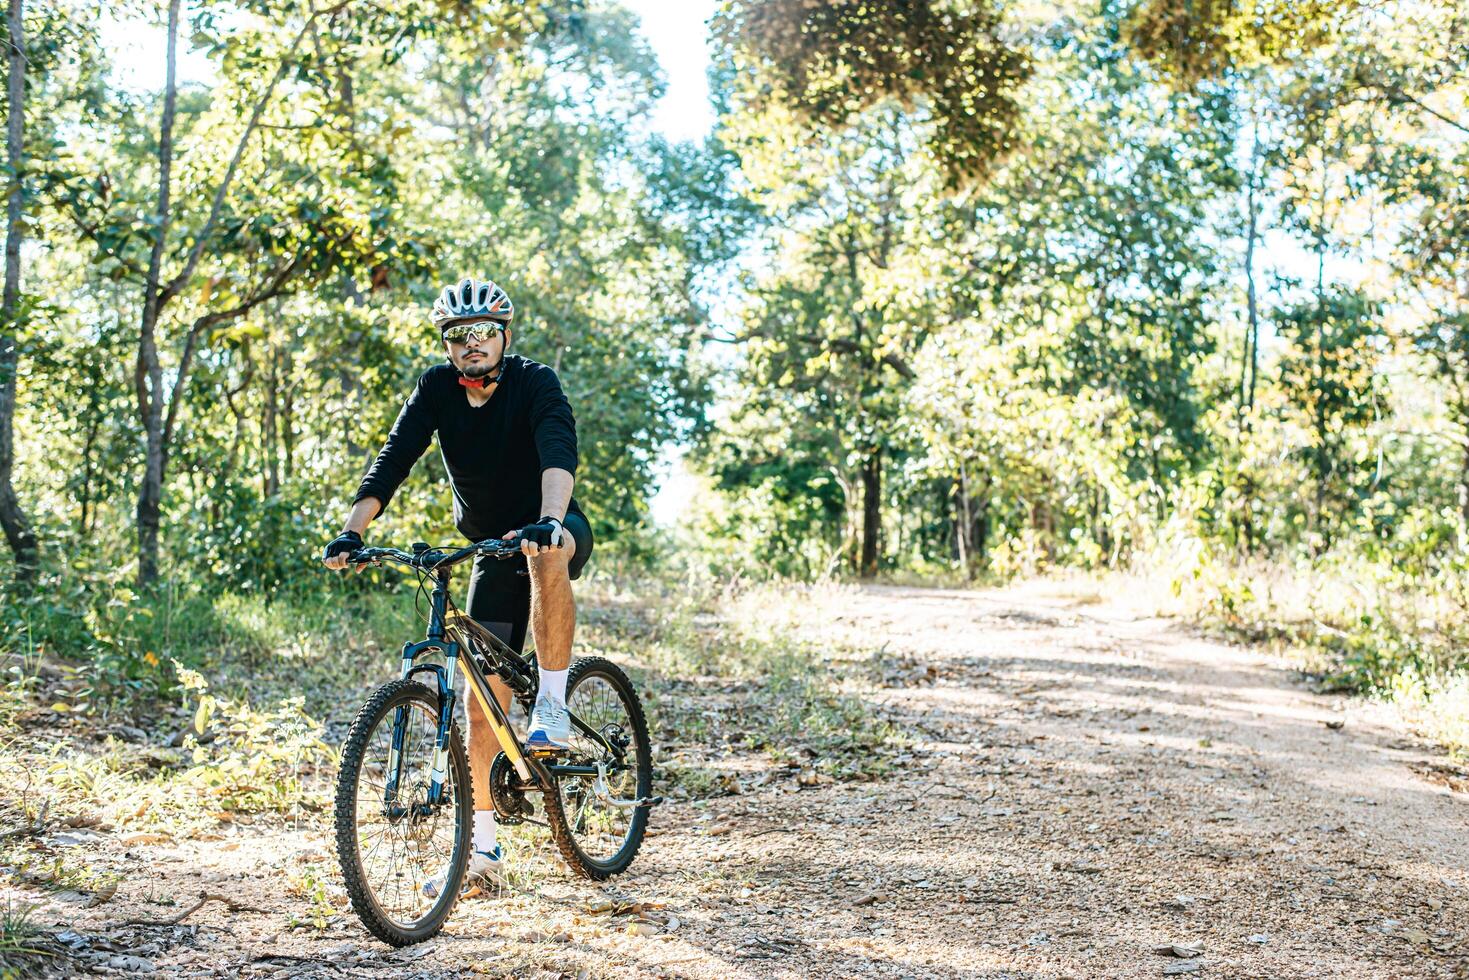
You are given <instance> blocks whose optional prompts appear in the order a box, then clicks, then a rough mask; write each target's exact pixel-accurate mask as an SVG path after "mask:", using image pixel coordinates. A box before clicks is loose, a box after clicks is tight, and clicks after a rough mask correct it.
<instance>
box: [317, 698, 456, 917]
mask: <svg viewBox="0 0 1469 980" xmlns="http://www.w3.org/2000/svg"><path fill="white" fill-rule="evenodd" d="M394 688H397V690H393V689H394ZM379 695H380V696H375V697H374V698H373V699H371V701H369V704H368V705H367V706H366V707H365V708H364V711H363V713H362V715H361V716H359V719H358V722H357V723H354V725H353V729H354V730H353V731H352V732H351V733H350V734H349V736H348V747H347V752H346V753H344V760H343V762H344V770H345V769H346V768H347V763H348V761H349V759H350V761H351V762H353V763H355V765H354V767H353V768H354V770H355V771H354V772H353V773H352V776H353V779H352V785H351V787H348V786H345V785H343V786H341V787H339V799H338V806H339V809H340V807H341V804H342V802H344V800H343V799H342V797H343V796H348V799H349V800H350V807H351V819H352V825H351V836H350V841H351V850H350V852H347V849H346V848H344V847H342V845H343V843H344V841H343V840H342V838H341V835H340V834H339V840H338V843H339V850H341V851H344V853H343V855H342V856H343V863H344V870H346V867H345V865H346V863H347V858H348V857H349V853H350V857H351V859H352V860H354V861H355V863H356V868H355V869H354V870H355V873H349V874H348V875H347V878H348V886H349V887H348V891H349V894H350V895H351V897H352V900H353V904H354V906H355V907H356V908H357V911H358V913H359V915H360V916H361V917H362V919H363V921H364V922H365V923H366V924H367V925H368V927H369V929H371V930H372V931H373V932H374V933H375V934H377V935H378V936H379V937H380V938H382V939H385V940H386V941H388V942H390V943H394V944H396V945H401V944H404V943H408V942H417V941H421V940H422V939H424V938H427V936H428V935H431V934H432V933H433V932H434V931H437V929H438V927H439V926H440V925H441V924H442V922H443V920H444V919H445V918H446V917H447V916H448V913H449V910H450V908H452V906H453V904H454V901H455V899H456V898H457V890H458V886H459V880H458V879H460V878H462V873H463V865H464V863H465V858H466V857H467V855H465V854H464V853H462V850H463V847H464V846H465V845H464V843H463V841H464V839H465V837H466V834H465V828H464V827H463V826H462V824H463V822H464V820H465V814H466V813H467V804H466V802H465V798H466V794H467V793H468V792H469V787H468V785H467V783H468V780H467V772H468V770H467V766H466V765H465V760H464V755H463V749H462V747H460V746H459V745H458V743H457V731H456V732H455V733H454V736H453V737H451V743H450V744H451V751H450V761H449V765H447V766H446V767H445V777H444V788H443V796H442V798H441V800H442V801H441V802H440V803H439V804H438V805H437V806H434V807H431V808H430V807H429V806H428V794H429V787H430V784H431V781H432V769H433V760H434V747H435V741H436V738H437V732H438V698H437V697H436V696H434V695H432V694H431V693H430V692H429V691H428V689H427V688H424V687H422V686H421V685H418V684H414V683H407V682H395V683H394V684H390V685H386V686H385V687H384V688H383V689H381V690H380V691H379ZM381 695H386V696H381ZM373 702H377V704H376V710H369V709H371V708H373V707H374V705H373ZM400 717H401V719H402V740H401V750H400V759H401V763H400V775H399V776H398V780H397V785H396V787H395V791H394V792H391V793H390V792H389V790H388V783H389V776H390V772H391V770H390V769H389V764H390V758H391V752H390V750H391V747H392V744H393V741H394V730H395V727H397V725H398V723H399V718H400ZM345 775H347V773H346V772H345V771H344V776H345ZM343 790H349V791H350V795H349V794H348V793H343V792H342V791H343ZM340 817H341V814H340V813H339V819H340ZM455 868H457V869H458V873H457V874H456V873H454V870H453V869H455ZM445 874H447V878H448V880H447V881H446V882H445V883H444V887H441V888H440V889H439V890H438V891H435V892H433V893H432V894H425V891H424V886H425V884H426V883H427V882H428V881H429V880H430V879H431V878H434V877H439V876H444V875H445ZM354 879H355V880H354ZM354 886H355V887H354Z"/></svg>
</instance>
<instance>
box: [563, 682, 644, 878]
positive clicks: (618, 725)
mask: <svg viewBox="0 0 1469 980" xmlns="http://www.w3.org/2000/svg"><path fill="white" fill-rule="evenodd" d="M566 706H567V708H568V709H570V711H571V713H572V715H573V716H575V717H576V718H577V719H578V720H580V721H581V722H583V723H584V724H585V725H586V726H587V727H588V728H590V729H591V730H592V731H595V732H596V733H597V734H598V735H599V736H600V738H601V740H599V739H595V738H590V737H588V735H587V734H586V732H584V731H581V730H580V729H578V728H577V727H576V726H575V725H573V727H572V732H571V748H570V751H568V752H567V753H566V754H565V761H566V763H567V764H568V765H572V766H581V767H585V768H587V769H595V768H597V767H598V766H599V764H600V772H599V773H598V774H597V775H596V776H591V775H582V776H578V775H562V776H560V777H559V778H558V780H557V791H556V793H554V794H550V793H548V794H546V799H545V803H546V822H547V823H549V824H550V825H551V836H552V837H553V838H554V839H555V841H556V847H557V849H558V850H559V851H560V852H561V856H562V858H564V859H565V860H566V863H567V864H568V865H570V866H571V868H572V870H573V871H576V872H579V873H580V874H583V875H585V876H586V877H588V878H592V879H594V880H596V881H602V880H605V879H607V878H610V877H611V876H612V875H615V874H621V873H622V872H623V871H626V870H627V867H628V865H630V864H632V859H633V858H634V857H635V856H636V855H637V853H638V848H639V847H641V846H642V843H643V834H644V833H645V832H646V831H647V828H648V808H647V806H645V805H644V806H639V805H634V804H633V801H634V800H643V799H646V798H647V797H648V796H649V794H650V793H651V792H652V786H653V753H652V747H651V745H650V744H649V740H648V722H647V720H646V719H645V718H644V717H643V706H642V704H641V703H640V702H639V701H638V695H637V692H636V691H634V690H633V686H632V682H631V681H629V680H628V678H627V675H626V674H625V673H623V672H622V668H621V667H618V666H617V665H616V664H614V663H612V662H611V661H610V660H604V659H603V658H601V657H583V658H582V659H580V660H578V661H577V662H576V663H575V664H573V665H572V667H571V672H570V673H569V674H567V677H566ZM602 740H604V741H605V742H607V743H609V744H610V745H611V746H612V747H613V749H612V750H611V751H609V749H608V748H607V746H606V745H604V744H603V741H602Z"/></svg>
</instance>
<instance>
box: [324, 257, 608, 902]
mask: <svg viewBox="0 0 1469 980" xmlns="http://www.w3.org/2000/svg"><path fill="white" fill-rule="evenodd" d="M514 315H515V308H514V306H513V305H512V304H511V302H510V298H509V297H508V296H507V295H505V291H504V290H503V289H501V288H500V287H499V286H497V285H495V284H494V283H493V282H491V281H489V280H480V279H475V278H466V279H463V280H461V281H460V282H459V283H458V284H457V285H452V286H445V287H444V289H443V291H442V292H441V293H440V294H439V297H438V299H436V300H435V301H434V305H433V310H432V313H431V318H432V321H433V324H434V326H435V327H437V328H438V329H439V335H440V337H441V338H442V340H443V342H444V350H445V353H446V354H447V356H448V359H449V363H448V364H439V365H435V366H434V367H431V368H429V369H428V370H427V371H425V372H424V373H423V375H422V377H420V378H419V379H418V383H417V384H416V385H414V388H413V391H412V392H410V393H409V395H408V398H407V400H406V401H405V402H404V403H403V409H402V411H401V412H399V413H398V420H397V421H396V422H394V423H393V428H392V431H391V432H389V433H388V441H387V443H386V444H385V445H384V446H383V448H382V451H381V452H380V453H378V456H377V460H376V461H375V462H374V463H373V464H372V467H371V468H370V469H369V470H368V471H367V475H366V476H365V477H364V478H363V480H362V484H361V486H360V487H359V489H358V491H357V495H356V497H354V498H353V500H352V510H351V513H350V514H349V515H348V517H347V520H346V522H345V524H344V525H343V528H342V533H341V534H339V535H337V537H336V538H334V539H333V540H332V541H331V542H330V543H329V544H327V546H326V549H325V552H324V554H323V558H324V560H325V564H326V566H327V567H328V568H332V569H338V570H340V569H343V568H346V567H347V555H348V554H349V553H350V552H352V551H355V550H357V549H358V548H361V547H362V546H363V540H362V533H363V532H364V531H365V530H367V525H368V524H370V523H371V522H372V520H373V519H374V518H375V517H377V516H378V515H379V514H381V513H382V512H383V510H384V508H386V507H387V505H388V501H389V500H391V499H392V496H393V493H394V492H395V491H396V490H397V489H398V487H399V486H400V485H401V484H402V483H403V481H404V480H405V479H406V478H407V476H408V472H409V470H411V469H412V468H413V464H414V463H415V462H417V461H418V458H419V457H420V456H422V455H423V452H424V450H425V449H427V448H428V444H429V439H430V437H432V436H433V434H434V433H435V432H437V433H438V437H439V451H440V453H441V454H442V455H443V458H444V466H445V468H446V469H447V470H448V471H449V484H450V488H451V489H452V491H453V493H454V523H455V525H456V526H457V527H458V529H459V531H460V533H462V534H463V535H464V536H465V537H467V538H468V539H469V540H471V541H483V540H486V539H488V538H491V537H496V536H499V537H502V538H512V537H515V536H516V535H519V536H520V539H521V551H522V552H523V553H524V554H525V556H526V563H527V564H528V566H529V575H526V574H524V573H523V572H522V571H521V570H520V569H519V568H517V567H516V566H517V564H518V562H508V561H505V562H502V561H496V560H495V559H494V558H492V557H489V556H481V557H479V558H477V559H476V560H475V563H474V571H473V573H472V574H471V576H470V581H469V599H468V612H469V615H470V616H471V617H473V618H474V619H476V620H478V621H479V622H480V623H481V624H483V625H484V626H485V627H486V628H488V629H489V630H490V631H491V632H493V633H495V634H496V635H497V636H498V637H499V638H500V639H502V640H504V641H505V642H506V643H507V644H509V645H510V646H511V647H512V648H513V649H514V650H516V651H517V652H519V651H521V650H522V649H523V647H524V645H525V636H526V627H527V625H528V624H529V625H530V626H531V627H532V628H533V629H534V632H535V640H536V659H537V663H538V665H539V675H540V686H539V690H538V691H537V694H536V701H535V709H534V710H533V712H532V713H531V720H530V733H529V735H528V737H527V739H526V744H527V746H528V747H530V748H532V749H534V748H545V749H551V748H566V747H567V744H568V738H569V736H570V731H569V729H570V722H569V719H568V717H567V712H566V674H567V669H568V667H569V666H570V664H571V643H572V636H573V634H574V632H575V628H576V605H575V602H574V601H573V598H572V594H571V580H572V579H574V578H577V577H578V576H579V575H580V574H581V570H582V568H583V567H584V566H585V565H586V562H587V558H588V557H590V555H591V552H592V530H591V526H590V525H589V524H588V523H587V519H586V515H585V514H583V513H582V510H581V508H580V507H579V506H578V505H577V502H576V500H575V499H574V498H573V497H572V495H571V491H572V487H573V485H574V484H575V474H576V464H577V448H576V420H575V419H574V418H573V417H572V414H571V407H570V405H568V404H567V401H566V396H565V395H564V394H563V393H562V390H561V383H560V381H559V380H558V379H557V377H556V372H555V371H553V370H552V369H551V368H549V367H547V366H546V365H544V364H539V363H537V362H535V361H532V360H530V359H528V358H524V357H520V356H518V355H515V354H509V353H507V351H508V349H509V347H510V341H511V337H512V332H511V329H510V324H511V321H512V320H513V318H514ZM538 515H539V516H538ZM490 686H491V687H492V688H493V690H494V693H495V696H496V698H497V699H498V700H499V702H500V705H501V707H503V708H506V709H507V710H508V707H509V703H510V689H509V688H508V687H506V686H505V684H504V683H503V682H501V681H500V680H499V679H498V678H495V677H492V678H491V679H490ZM467 713H468V717H469V763H470V772H471V774H472V780H473V794H474V810H475V813H474V840H473V846H474V855H473V857H472V858H471V860H470V864H469V876H470V877H483V876H484V875H485V874H486V873H487V872H491V871H498V870H499V868H500V862H501V858H502V851H501V848H500V847H499V845H498V843H497V842H496V840H495V836H496V826H495V810H494V803H493V801H492V799H491V796H490V784H489V772H490V767H491V765H492V763H493V762H494V759H495V756H496V755H497V754H498V753H499V751H500V744H499V740H498V739H496V737H495V735H494V732H493V731H492V730H491V728H490V725H489V722H488V720H487V719H486V717H485V715H484V713H483V711H482V709H481V708H480V706H479V703H478V702H477V701H476V700H475V699H473V698H470V699H468V700H467ZM441 887H442V883H441V882H440V881H437V880H431V881H430V882H428V883H427V884H425V885H424V890H425V892H426V893H428V894H432V893H433V890H434V889H437V888H441Z"/></svg>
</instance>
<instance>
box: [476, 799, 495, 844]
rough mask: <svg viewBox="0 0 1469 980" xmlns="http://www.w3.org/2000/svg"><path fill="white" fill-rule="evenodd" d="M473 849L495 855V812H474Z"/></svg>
mask: <svg viewBox="0 0 1469 980" xmlns="http://www.w3.org/2000/svg"><path fill="white" fill-rule="evenodd" d="M474 849H475V850H476V851H484V852H485V853H486V854H494V853H495V811H494V810H476V811H474Z"/></svg>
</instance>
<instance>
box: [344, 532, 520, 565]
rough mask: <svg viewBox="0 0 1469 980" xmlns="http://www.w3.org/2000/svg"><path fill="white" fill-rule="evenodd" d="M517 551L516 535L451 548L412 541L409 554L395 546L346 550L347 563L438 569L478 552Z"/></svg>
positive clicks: (499, 554) (511, 554) (508, 553)
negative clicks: (384, 563)
mask: <svg viewBox="0 0 1469 980" xmlns="http://www.w3.org/2000/svg"><path fill="white" fill-rule="evenodd" d="M518 554H520V538H519V536H516V537H513V538H508V539H507V538H490V539H489V540H487V541H479V542H476V543H475V544H472V545H469V546H468V547H464V548H459V549H456V550H454V551H445V550H444V549H443V548H430V547H429V546H428V545H426V544H425V545H422V546H420V545H417V544H415V545H414V547H413V552H412V553H409V552H407V551H402V550H400V549H398V548H358V549H357V550H356V551H349V552H348V553H347V564H349V565H381V564H382V563H383V562H385V561H388V562H392V563H393V564H396V565H407V566H408V567H409V568H422V569H425V570H426V571H436V570H438V569H441V568H452V567H454V566H455V565H458V564H460V563H462V562H466V561H468V560H469V559H471V558H474V557H477V556H479V555H490V556H492V557H494V558H513V557H514V556H516V555H518Z"/></svg>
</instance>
